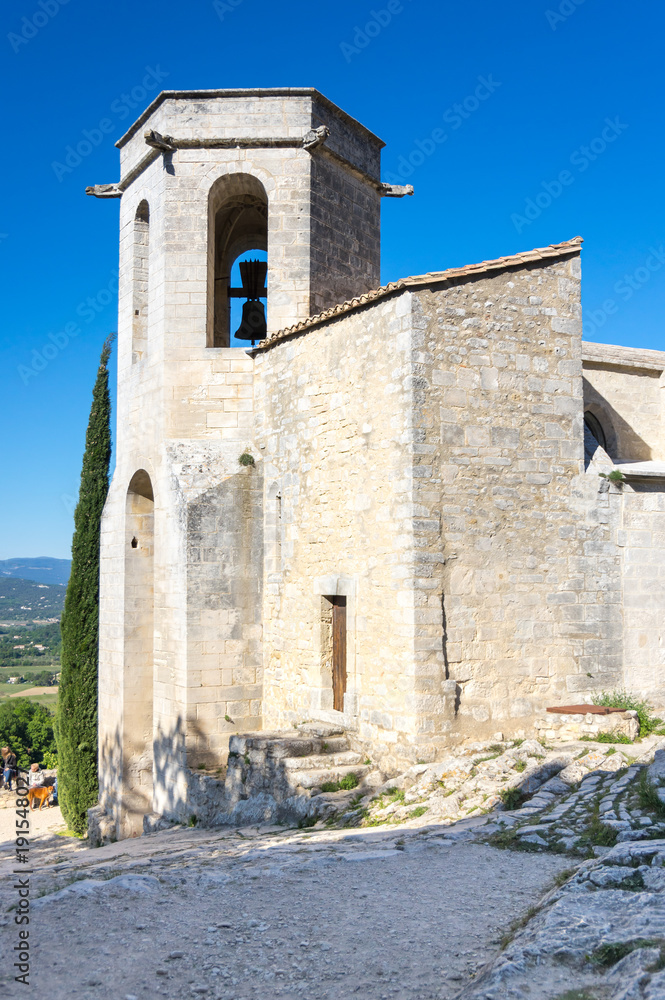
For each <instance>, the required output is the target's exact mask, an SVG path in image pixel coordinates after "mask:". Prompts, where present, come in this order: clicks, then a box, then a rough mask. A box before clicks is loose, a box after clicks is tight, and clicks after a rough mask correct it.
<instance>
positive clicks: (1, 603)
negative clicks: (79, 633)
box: [0, 560, 67, 622]
mask: <svg viewBox="0 0 665 1000" xmlns="http://www.w3.org/2000/svg"><path fill="white" fill-rule="evenodd" d="M63 561H64V560H63ZM66 592H67V588H66V587H61V586H59V585H57V584H56V585H55V586H54V585H53V584H45V583H35V582H34V581H33V580H19V579H17V578H16V577H11V576H6V577H4V579H3V578H2V577H0V621H3V622H30V621H34V620H35V619H38V620H44V619H46V618H58V619H59V618H60V616H61V614H62V609H63V606H64V603H65V594H66Z"/></svg>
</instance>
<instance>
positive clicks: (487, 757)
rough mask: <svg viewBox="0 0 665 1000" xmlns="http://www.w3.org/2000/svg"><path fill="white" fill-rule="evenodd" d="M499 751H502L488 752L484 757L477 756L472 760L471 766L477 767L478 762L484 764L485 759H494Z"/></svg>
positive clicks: (498, 754)
mask: <svg viewBox="0 0 665 1000" xmlns="http://www.w3.org/2000/svg"><path fill="white" fill-rule="evenodd" d="M501 753H502V751H499V752H498V753H490V754H488V755H487V756H486V757H478V758H477V759H476V760H474V762H473V766H474V767H478V765H479V764H484V763H485V761H486V760H496V758H497V757H498V756H500V754H501Z"/></svg>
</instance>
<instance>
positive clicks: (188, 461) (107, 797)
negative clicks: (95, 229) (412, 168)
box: [88, 88, 410, 836]
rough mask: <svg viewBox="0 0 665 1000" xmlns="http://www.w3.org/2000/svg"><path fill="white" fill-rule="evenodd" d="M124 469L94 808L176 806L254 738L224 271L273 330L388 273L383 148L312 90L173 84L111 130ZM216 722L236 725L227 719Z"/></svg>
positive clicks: (253, 552)
mask: <svg viewBox="0 0 665 1000" xmlns="http://www.w3.org/2000/svg"><path fill="white" fill-rule="evenodd" d="M117 145H118V147H119V149H120V162H121V167H120V175H121V176H120V180H119V182H118V183H117V184H103V185H96V186H94V187H91V188H88V193H89V194H92V195H95V196H96V197H99V198H119V199H121V205H120V293H119V295H120V298H119V319H118V433H117V465H116V470H115V474H114V477H113V483H112V487H111V490H110V493H109V498H108V502H107V505H106V510H105V515H104V523H103V542H102V576H101V610H100V615H101V638H100V706H99V707H100V786H101V793H100V794H101V799H100V801H101V805H102V807H103V808H104V809H105V810H106V811H107V813H109V814H110V815H111V816H112V817H113V818H114V822H115V823H116V824H117V832H118V835H119V836H124V835H127V834H129V833H133V832H137V831H138V830H140V828H141V824H142V817H143V816H144V815H145V814H146V813H149V812H151V811H154V810H156V811H157V812H159V813H169V814H170V815H179V814H180V813H182V814H183V816H184V815H185V814H186V804H187V800H188V796H189V795H190V792H191V789H190V787H189V784H188V782H190V779H191V768H192V767H193V766H196V761H197V760H210V759H215V758H216V759H218V758H219V755H220V754H223V753H224V750H225V747H226V745H227V741H228V736H229V733H230V732H242V731H243V730H255V729H260V728H261V725H262V715H263V704H262V698H263V689H262V652H261V621H262V604H261V600H262V586H263V579H264V565H263V542H262V539H263V527H264V525H263V509H264V504H263V480H262V474H261V471H260V467H261V462H260V461H256V462H255V465H254V466H251V465H250V466H245V467H243V466H242V465H239V462H238V457H239V455H241V454H243V453H249V454H251V455H252V456H256V457H257V459H258V458H259V457H260V455H261V442H260V440H258V439H257V437H258V436H259V432H258V431H257V423H256V420H255V413H254V398H255V386H254V379H255V375H254V362H253V360H252V358H250V357H249V356H248V355H247V353H246V352H245V351H244V350H242V349H239V348H231V347H230V346H229V344H230V330H229V321H230V299H229V285H230V274H231V267H232V265H233V263H234V261H235V260H236V259H237V258H238V257H239V255H241V254H244V253H246V252H247V251H250V250H264V251H267V260H268V266H267V329H268V333H269V334H270V333H272V332H275V331H277V330H279V329H282V328H284V327H287V326H289V325H292V324H295V323H297V322H299V321H301V320H303V319H306V318H307V317H308V316H311V315H313V314H316V313H318V312H320V311H322V310H323V309H326V308H328V307H330V306H333V305H336V304H338V303H340V302H343V301H344V300H347V299H349V298H352V297H354V296H357V295H360V294H362V293H363V292H366V291H368V290H370V289H371V288H375V287H377V286H378V285H379V253H380V248H379V226H380V200H381V197H382V196H384V195H389V196H401V195H402V194H406V193H410V192H409V191H407V189H404V188H393V187H391V186H390V185H384V184H381V181H380V152H381V148H382V146H383V143H382V142H381V141H380V140H379V139H378V138H377V137H376V136H375V135H373V134H372V133H371V132H369V131H368V130H367V129H366V128H364V127H363V126H362V125H360V124H359V123H358V122H357V121H355V120H354V119H353V118H351V117H350V116H349V115H347V114H345V113H344V112H343V111H341V110H340V109H339V108H337V107H336V106H335V105H334V104H332V103H331V102H330V101H328V100H327V99H326V98H324V97H323V96H322V95H321V94H319V93H318V92H317V91H316V90H313V89H309V88H302V89H274V90H215V91H166V92H163V93H162V94H160V95H159V96H158V97H157V98H156V100H155V101H154V102H153V103H152V104H151V105H150V106H149V107H148V108H147V109H146V111H145V112H144V113H143V114H142V115H141V117H140V118H139V119H138V120H137V121H136V122H135V124H134V125H132V127H131V128H130V129H129V131H128V132H127V133H126V135H124V136H123V137H122V138H121V139H120V140H119V142H118V143H117ZM228 720H232V723H230V722H229V721H228Z"/></svg>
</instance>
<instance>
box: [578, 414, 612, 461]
mask: <svg viewBox="0 0 665 1000" xmlns="http://www.w3.org/2000/svg"><path fill="white" fill-rule="evenodd" d="M584 425H585V427H586V428H587V430H589V431H591V433H592V434H593V436H594V437H595V439H596V441H597V442H598V444H599V445H600V447H601V448H602V449H603V451H607V450H608V449H607V438H606V437H605V431H604V430H603V428H602V425H601V423H600V421H599V420H598V418H597V417H595V416H594V414H593V413H592V412H591V410H587V411H586V413H585V414H584Z"/></svg>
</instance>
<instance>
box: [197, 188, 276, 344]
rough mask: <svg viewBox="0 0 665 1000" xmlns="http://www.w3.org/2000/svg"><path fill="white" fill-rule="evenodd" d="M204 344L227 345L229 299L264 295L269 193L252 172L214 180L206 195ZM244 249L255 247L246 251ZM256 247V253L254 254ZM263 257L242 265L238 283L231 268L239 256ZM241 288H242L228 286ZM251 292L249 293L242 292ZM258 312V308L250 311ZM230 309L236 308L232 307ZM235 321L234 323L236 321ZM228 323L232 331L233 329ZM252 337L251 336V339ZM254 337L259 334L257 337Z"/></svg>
mask: <svg viewBox="0 0 665 1000" xmlns="http://www.w3.org/2000/svg"><path fill="white" fill-rule="evenodd" d="M208 212H209V217H208V218H209V222H208V329H207V337H206V343H207V345H208V347H230V346H231V343H232V335H233V333H234V330H235V327H236V317H235V315H234V316H233V322H232V309H231V304H232V301H233V299H234V297H236V295H237V297H238V298H242V297H244V298H247V299H253V300H254V301H255V302H260V300H261V299H263V298H265V295H264V294H261V293H264V292H265V288H264V287H263V283H264V280H265V272H266V267H265V257H266V254H267V250H268V196H267V194H266V191H265V188H264V187H263V184H261V182H260V181H259V180H257V178H256V177H252V176H251V174H227V175H225V176H224V177H220V178H218V179H217V180H216V181H215V183H214V184H213V186H212V188H211V189H210V195H209V199H208ZM249 251H254V253H250V252H249ZM256 251H259V253H256ZM247 257H253V258H254V259H256V258H263V261H261V260H259V265H263V266H258V267H254V268H245V269H243V271H244V273H243V274H241V275H240V277H241V281H242V285H241V284H240V283H237V284H234V282H237V278H236V276H235V274H234V276H233V282H232V273H231V272H232V268H233V265H234V263H235V262H236V261H238V260H239V259H240V260H242V261H246V259H247ZM240 287H242V288H243V292H242V293H241V292H234V291H233V289H239V288H240ZM247 292H250V293H251V294H246V293H247ZM254 312H255V313H258V314H260V308H259V309H258V310H257V309H256V308H255V309H254ZM234 313H235V310H234ZM237 325H239V322H238V324H237ZM232 326H233V329H232ZM252 339H253V338H252ZM256 339H257V340H259V339H261V336H260V335H259V336H257V337H256Z"/></svg>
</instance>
